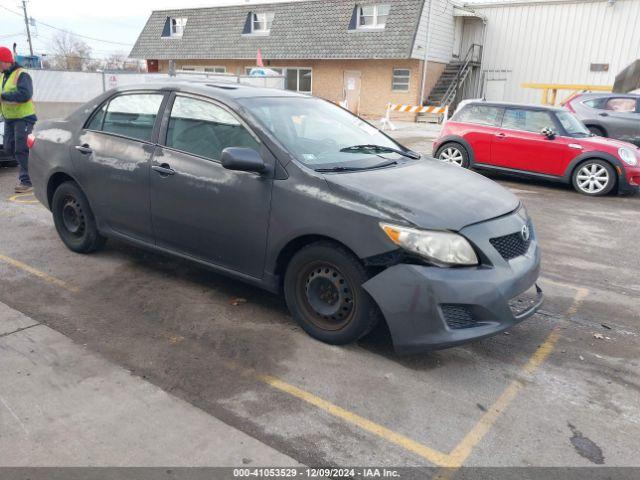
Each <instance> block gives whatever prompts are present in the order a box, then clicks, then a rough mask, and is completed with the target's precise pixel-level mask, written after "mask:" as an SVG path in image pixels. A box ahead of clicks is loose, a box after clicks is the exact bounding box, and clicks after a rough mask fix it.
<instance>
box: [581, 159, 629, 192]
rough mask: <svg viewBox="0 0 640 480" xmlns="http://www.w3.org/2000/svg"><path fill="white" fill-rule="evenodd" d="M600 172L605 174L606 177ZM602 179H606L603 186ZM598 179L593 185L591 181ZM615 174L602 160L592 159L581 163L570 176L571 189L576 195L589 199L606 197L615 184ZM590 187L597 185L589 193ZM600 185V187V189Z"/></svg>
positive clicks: (607, 163)
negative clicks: (585, 196)
mask: <svg viewBox="0 0 640 480" xmlns="http://www.w3.org/2000/svg"><path fill="white" fill-rule="evenodd" d="M602 172H606V175H605V174H604V173H602ZM604 178H607V182H606V184H604V185H602V184H603V180H602V179H604ZM594 179H598V182H597V183H593V182H592V180H594ZM617 180H618V179H617V177H616V172H615V170H614V169H613V167H612V166H611V164H609V162H605V161H604V160H598V159H595V158H594V159H592V160H587V161H585V162H582V163H581V164H580V165H578V166H577V167H576V168H575V169H574V170H573V173H572V174H571V182H572V183H573V188H575V190H576V191H577V192H578V193H582V194H583V195H588V196H590V197H602V196H604V195H607V194H609V193H610V192H611V190H613V187H615V186H616V183H617ZM590 185H597V186H596V187H595V188H596V189H595V190H592V191H590V188H591V186H590ZM601 185H602V187H601Z"/></svg>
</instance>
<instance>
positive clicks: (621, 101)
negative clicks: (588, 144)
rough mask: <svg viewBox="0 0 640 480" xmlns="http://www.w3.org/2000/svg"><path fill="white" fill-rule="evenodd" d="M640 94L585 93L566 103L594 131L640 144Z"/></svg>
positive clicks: (601, 134)
mask: <svg viewBox="0 0 640 480" xmlns="http://www.w3.org/2000/svg"><path fill="white" fill-rule="evenodd" d="M639 100H640V95H639V94H623V93H582V94H579V95H576V96H574V97H573V98H571V99H570V100H569V101H568V102H566V103H565V108H566V109H567V110H570V111H572V112H573V113H575V114H576V115H577V116H578V118H579V119H580V120H582V123H584V124H585V125H586V126H587V128H589V130H591V133H593V134H595V135H598V136H599V137H610V138H616V139H618V140H622V141H625V142H629V143H633V144H635V145H638V146H640V101H639Z"/></svg>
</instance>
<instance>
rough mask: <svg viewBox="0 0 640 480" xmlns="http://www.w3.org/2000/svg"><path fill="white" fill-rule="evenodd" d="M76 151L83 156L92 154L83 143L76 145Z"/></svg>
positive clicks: (87, 145) (88, 147) (89, 148)
mask: <svg viewBox="0 0 640 480" xmlns="http://www.w3.org/2000/svg"><path fill="white" fill-rule="evenodd" d="M76 150H77V151H79V152H80V153H82V154H83V155H89V154H90V153H93V150H91V147H90V146H89V144H87V143H85V144H84V145H76Z"/></svg>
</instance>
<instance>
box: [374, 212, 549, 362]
mask: <svg viewBox="0 0 640 480" xmlns="http://www.w3.org/2000/svg"><path fill="white" fill-rule="evenodd" d="M523 224H524V222H523V219H522V217H521V216H520V215H518V214H513V215H509V216H506V217H502V218H499V219H496V220H492V221H489V222H484V223H481V224H477V225H473V226H470V227H467V228H465V229H463V230H462V231H461V232H460V233H461V234H462V235H464V236H465V237H466V238H467V239H469V241H471V242H472V243H473V244H474V245H475V247H476V250H477V251H479V252H481V257H482V258H483V260H482V265H479V266H477V267H473V268H439V267H433V266H426V265H417V264H408V263H401V264H397V265H394V266H391V267H389V268H387V269H385V270H384V271H382V272H381V273H380V274H378V275H376V276H375V277H373V278H372V279H370V280H369V281H367V282H366V283H365V284H364V285H363V287H364V289H365V290H366V291H367V292H368V293H369V294H370V295H371V296H372V297H373V299H374V300H375V301H376V302H377V304H378V306H379V307H380V310H381V311H382V313H383V315H384V317H385V319H386V321H387V325H388V327H389V330H390V332H391V336H392V339H393V343H394V347H395V349H396V351H397V352H398V353H417V352H422V351H426V350H431V349H439V348H446V347H451V346H455V345H459V344H462V343H465V342H469V341H471V340H477V339H480V338H484V337H488V336H491V335H495V334H497V333H500V332H502V331H504V330H506V329H508V328H510V327H512V326H513V325H515V324H517V323H519V322H521V321H522V320H524V319H525V318H528V317H530V316H531V315H533V314H534V313H535V312H536V311H537V310H538V309H539V308H540V306H541V305H542V302H543V295H542V290H541V289H540V288H539V287H538V286H537V284H536V280H537V279H538V276H539V273H540V252H539V249H538V244H537V239H536V237H535V232H534V231H533V228H531V238H530V240H529V243H528V247H527V249H526V252H524V253H523V254H522V255H519V256H517V257H514V258H509V259H505V258H504V257H503V256H502V255H501V254H500V253H499V252H498V250H497V249H496V248H494V246H493V245H492V243H491V242H490V239H492V238H493V239H495V238H496V237H501V236H505V235H510V234H511V235H513V234H514V232H520V231H521V229H522V227H523Z"/></svg>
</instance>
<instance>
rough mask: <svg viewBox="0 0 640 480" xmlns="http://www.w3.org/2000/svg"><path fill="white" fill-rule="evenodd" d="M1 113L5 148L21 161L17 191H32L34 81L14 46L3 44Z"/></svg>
mask: <svg viewBox="0 0 640 480" xmlns="http://www.w3.org/2000/svg"><path fill="white" fill-rule="evenodd" d="M0 72H1V73H2V76H1V78H2V88H1V90H0V92H1V93H0V113H2V116H3V117H4V149H5V151H6V152H8V153H9V155H10V156H13V157H14V158H15V160H16V162H18V165H20V171H19V174H18V184H17V185H16V188H15V191H16V193H27V192H30V191H32V187H31V179H30V178H29V148H28V147H27V137H28V136H29V134H30V133H31V132H32V131H33V126H34V125H35V123H36V121H37V120H38V118H37V117H36V109H35V106H34V105H33V100H32V97H33V82H32V81H31V77H30V76H29V74H28V73H27V72H26V71H25V70H24V69H23V68H22V67H20V65H18V64H17V63H16V62H14V60H13V54H12V53H11V50H9V49H8V48H5V47H0Z"/></svg>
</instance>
